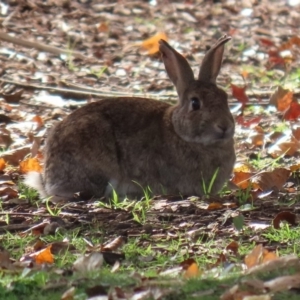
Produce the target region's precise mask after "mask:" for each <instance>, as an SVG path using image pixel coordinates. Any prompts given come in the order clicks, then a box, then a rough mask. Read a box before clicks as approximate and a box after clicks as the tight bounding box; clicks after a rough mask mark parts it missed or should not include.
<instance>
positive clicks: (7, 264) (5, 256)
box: [0, 247, 13, 270]
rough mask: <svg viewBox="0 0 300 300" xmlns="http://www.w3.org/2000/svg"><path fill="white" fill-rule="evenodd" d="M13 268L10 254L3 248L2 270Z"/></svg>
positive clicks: (0, 251)
mask: <svg viewBox="0 0 300 300" xmlns="http://www.w3.org/2000/svg"><path fill="white" fill-rule="evenodd" d="M12 268H13V265H12V262H11V260H10V254H9V252H8V251H7V250H5V249H3V248H2V247H1V249H0V269H1V270H3V269H5V270H11V269H12Z"/></svg>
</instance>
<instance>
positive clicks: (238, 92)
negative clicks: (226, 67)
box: [231, 84, 249, 107]
mask: <svg viewBox="0 0 300 300" xmlns="http://www.w3.org/2000/svg"><path fill="white" fill-rule="evenodd" d="M246 89H247V86H244V87H238V86H236V85H234V84H231V91H232V96H233V97H234V98H235V99H237V100H238V101H239V102H241V103H242V104H243V107H244V106H245V104H246V103H247V102H248V101H249V98H248V96H247V95H246Z"/></svg>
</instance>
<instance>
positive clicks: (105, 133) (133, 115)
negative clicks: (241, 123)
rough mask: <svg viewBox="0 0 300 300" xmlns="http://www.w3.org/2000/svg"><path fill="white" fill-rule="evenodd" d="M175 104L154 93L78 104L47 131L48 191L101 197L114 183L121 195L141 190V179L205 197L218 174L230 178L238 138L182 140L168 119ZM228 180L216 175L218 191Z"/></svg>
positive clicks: (161, 189)
mask: <svg viewBox="0 0 300 300" xmlns="http://www.w3.org/2000/svg"><path fill="white" fill-rule="evenodd" d="M174 108H175V106H170V105H168V104H166V103H162V102H158V101H156V100H151V99H142V98H131V99H128V98H119V99H112V100H110V99H106V100H102V101H99V102H95V103H92V104H89V105H87V106H85V107H83V108H81V109H78V110H77V111H75V112H74V113H73V114H71V115H70V116H69V117H67V118H66V119H65V120H63V121H62V122H61V123H59V124H58V125H57V126H56V127H55V128H54V129H53V131H52V132H51V133H50V135H49V137H48V140H47V145H46V149H45V173H44V180H45V189H46V192H47V193H48V194H50V195H53V194H56V195H60V196H65V195H68V196H69V195H70V194H73V193H74V192H79V191H84V192H88V193H90V194H91V195H95V196H103V195H105V194H107V193H109V192H110V191H111V190H112V188H114V189H115V190H116V192H118V193H119V194H131V193H132V194H137V195H139V194H142V188H141V187H140V186H139V185H141V186H142V187H147V186H149V187H150V188H151V189H152V191H153V192H154V193H159V194H160V193H178V192H180V193H183V194H190V195H201V194H203V192H204V191H203V184H204V185H207V182H208V181H209V179H208V178H210V179H211V178H212V177H213V176H214V174H213V173H214V172H219V174H218V175H220V177H222V178H228V176H229V175H230V173H231V171H232V164H233V161H234V159H235V157H234V150H233V141H229V142H228V143H232V145H229V144H226V145H224V144H220V145H218V144H215V145H214V146H213V147H207V146H204V145H201V144H198V143H188V142H186V141H184V140H183V139H181V138H180V137H179V136H178V135H177V134H175V133H174V128H173V124H172V122H171V121H170V119H171V118H170V117H169V114H171V113H172V111H173V110H174ZM220 148H221V149H220ZM222 148H224V149H222ZM224 160H225V162H226V163H224ZM227 165H228V166H227ZM210 170H213V171H210ZM218 181H220V182H218ZM223 181H224V180H223V179H221V180H218V179H217V180H216V182H215V183H214V187H213V190H212V192H213V191H217V190H219V189H220V188H221V186H222V184H223ZM135 182H136V183H135Z"/></svg>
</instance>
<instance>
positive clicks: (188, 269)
mask: <svg viewBox="0 0 300 300" xmlns="http://www.w3.org/2000/svg"><path fill="white" fill-rule="evenodd" d="M180 265H181V266H182V269H183V270H185V272H184V275H183V276H184V277H185V278H193V277H196V276H199V275H200V274H201V272H200V270H199V268H198V265H197V263H196V261H195V260H194V259H193V258H188V259H186V260H185V261H183V262H182V263H181V264H180Z"/></svg>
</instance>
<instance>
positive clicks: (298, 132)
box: [292, 127, 300, 141]
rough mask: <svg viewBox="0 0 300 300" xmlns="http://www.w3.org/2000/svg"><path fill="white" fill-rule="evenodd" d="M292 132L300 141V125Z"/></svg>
mask: <svg viewBox="0 0 300 300" xmlns="http://www.w3.org/2000/svg"><path fill="white" fill-rule="evenodd" d="M292 133H293V137H294V138H295V139H297V140H298V141H300V127H293V130H292Z"/></svg>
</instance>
